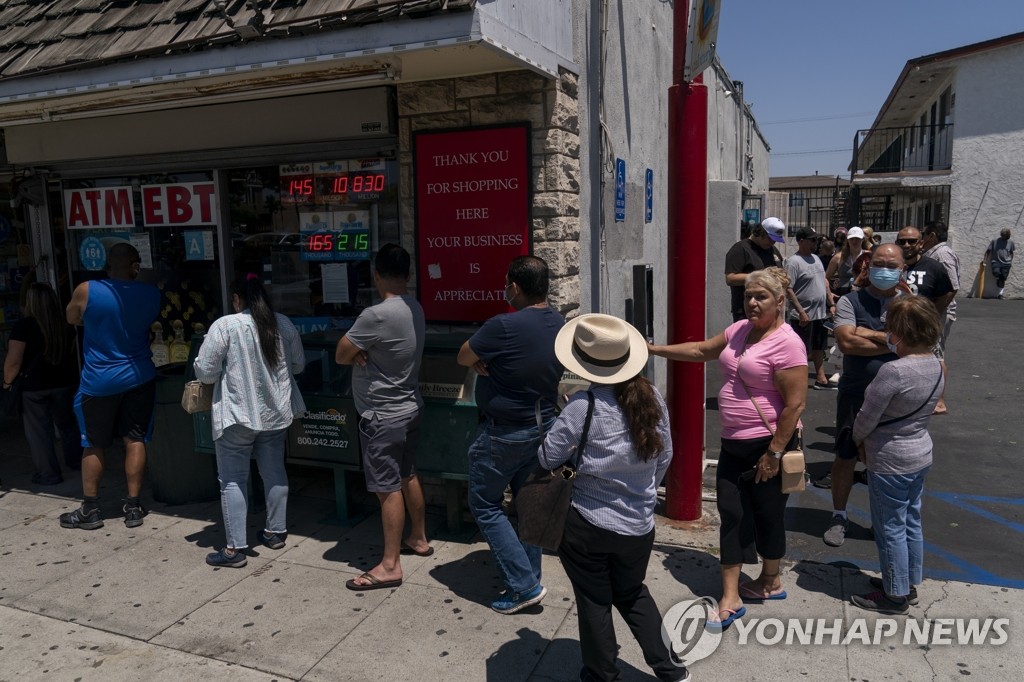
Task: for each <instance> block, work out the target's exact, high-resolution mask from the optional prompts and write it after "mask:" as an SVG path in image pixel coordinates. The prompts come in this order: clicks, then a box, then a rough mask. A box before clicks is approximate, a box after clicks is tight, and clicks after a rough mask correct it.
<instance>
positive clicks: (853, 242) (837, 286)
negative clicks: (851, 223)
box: [825, 227, 864, 296]
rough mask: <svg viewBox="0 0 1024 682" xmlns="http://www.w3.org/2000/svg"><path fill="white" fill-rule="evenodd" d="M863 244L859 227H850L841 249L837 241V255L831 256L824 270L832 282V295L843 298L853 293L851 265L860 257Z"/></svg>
mask: <svg viewBox="0 0 1024 682" xmlns="http://www.w3.org/2000/svg"><path fill="white" fill-rule="evenodd" d="M837 237H838V235H837ZM863 243H864V231H863V230H862V229H860V228H859V227H851V228H850V229H849V230H848V231H847V233H846V239H845V240H844V241H843V245H842V247H840V246H839V244H838V239H837V243H836V248H838V249H839V253H837V254H836V255H834V256H832V260H831V261H829V264H828V269H827V270H825V277H827V278H828V280H829V281H830V282H832V293H833V294H835V295H836V296H845V295H846V294H848V293H850V292H851V291H853V264H854V262H855V261H856V260H857V259H858V258H859V257H860V254H861V245H862V244H863Z"/></svg>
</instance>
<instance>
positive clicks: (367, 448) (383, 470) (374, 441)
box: [359, 410, 420, 493]
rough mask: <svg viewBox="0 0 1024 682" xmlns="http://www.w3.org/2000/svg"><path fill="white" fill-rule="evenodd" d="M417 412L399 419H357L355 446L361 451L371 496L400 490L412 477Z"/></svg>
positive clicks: (417, 427)
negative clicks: (407, 479) (403, 480)
mask: <svg viewBox="0 0 1024 682" xmlns="http://www.w3.org/2000/svg"><path fill="white" fill-rule="evenodd" d="M419 429H420V411H419V410H416V411H415V412H410V413H409V414H405V415H402V416H401V417H394V418H391V419H381V418H380V417H379V416H377V415H374V416H373V417H372V418H370V419H367V418H366V417H360V418H359V443H360V445H361V446H362V451H363V473H364V474H365V476H366V489H367V490H368V491H369V492H371V493H393V492H396V491H398V490H401V489H402V479H404V478H409V477H410V476H412V475H414V474H415V473H416V441H417V440H418V438H419Z"/></svg>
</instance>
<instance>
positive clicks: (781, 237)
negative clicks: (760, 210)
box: [761, 218, 863, 244]
mask: <svg viewBox="0 0 1024 682" xmlns="http://www.w3.org/2000/svg"><path fill="white" fill-rule="evenodd" d="M761 227H763V228H764V231H765V232H767V233H768V236H769V237H771V239H772V241H773V242H778V243H780V244H781V243H782V242H784V241H786V223H784V222H782V221H781V220H779V219H778V218H765V219H764V221H763V222H762V223H761ZM862 236H863V235H862Z"/></svg>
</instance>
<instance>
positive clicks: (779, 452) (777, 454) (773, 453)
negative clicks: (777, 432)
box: [768, 450, 783, 460]
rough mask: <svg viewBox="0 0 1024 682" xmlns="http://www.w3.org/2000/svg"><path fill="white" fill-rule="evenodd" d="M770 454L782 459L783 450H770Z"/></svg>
mask: <svg viewBox="0 0 1024 682" xmlns="http://www.w3.org/2000/svg"><path fill="white" fill-rule="evenodd" d="M768 454H769V455H771V456H772V457H774V458H775V459H778V460H781V459H782V454H783V453H782V450H779V451H778V452H776V451H775V450H769V451H768Z"/></svg>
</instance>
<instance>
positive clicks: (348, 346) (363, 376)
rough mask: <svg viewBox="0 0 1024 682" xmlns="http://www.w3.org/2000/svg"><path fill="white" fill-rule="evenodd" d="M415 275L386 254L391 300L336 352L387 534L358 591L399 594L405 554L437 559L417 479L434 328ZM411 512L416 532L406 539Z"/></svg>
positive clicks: (379, 259)
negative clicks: (348, 376)
mask: <svg viewBox="0 0 1024 682" xmlns="http://www.w3.org/2000/svg"><path fill="white" fill-rule="evenodd" d="M411 268H412V258H411V257H410V256H409V252H408V251H406V250H405V249H404V248H402V247H401V246H399V245H398V244H385V245H384V246H382V247H381V249H380V251H378V252H377V255H376V257H375V258H374V262H373V283H374V285H375V286H376V287H377V293H378V294H380V297H381V299H383V300H381V302H380V303H378V304H377V305H373V306H370V307H369V308H367V309H365V310H364V311H363V312H361V313H360V314H359V317H358V318H357V319H356V321H355V324H353V325H352V328H351V329H349V330H348V332H346V333H345V336H343V337H341V340H340V341H338V347H337V349H336V350H335V360H336V361H337V362H338V363H339V364H341V365H352V366H353V367H352V396H353V398H354V399H355V402H356V410H357V411H358V412H359V442H360V444H361V445H362V456H363V473H364V475H365V477H366V489H367V490H368V491H369V492H371V493H375V494H376V495H377V500H378V501H379V502H380V510H381V512H380V520H381V526H382V532H383V535H384V552H383V555H382V556H381V560H380V563H379V564H377V565H376V566H374V567H373V568H371V569H370V570H368V571H366V572H365V573H363V574H362V575H360V576H358V577H356V578H352V579H351V580H348V581H347V582H346V583H345V587H347V588H348V589H350V590H355V591H357V592H362V591H365V590H380V589H387V588H390V587H398V586H399V585H401V584H402V580H403V577H404V574H403V573H402V561H401V555H402V554H403V553H413V554H417V555H419V556H430V555H431V554H433V553H434V548H433V547H431V546H430V543H429V542H428V541H427V530H426V503H425V501H424V499H423V486H422V485H421V484H420V479H419V476H417V475H416V445H417V442H418V440H419V430H420V423H421V421H422V413H423V398H422V396H421V395H420V388H419V381H420V364H421V363H422V361H423V347H424V344H425V343H426V322H425V320H424V316H423V308H422V307H421V306H420V304H419V301H417V300H416V297H415V296H413V295H412V294H410V293H409V276H410V274H411ZM406 511H408V513H409V525H410V531H409V536H408V537H407V538H406V539H405V540H403V539H402V532H403V530H404V528H405V514H406Z"/></svg>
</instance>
